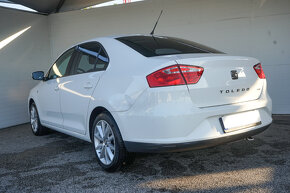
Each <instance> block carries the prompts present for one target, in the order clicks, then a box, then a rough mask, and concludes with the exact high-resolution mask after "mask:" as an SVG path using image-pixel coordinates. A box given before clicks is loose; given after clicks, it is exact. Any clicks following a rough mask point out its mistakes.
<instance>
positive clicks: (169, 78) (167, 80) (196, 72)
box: [146, 65, 203, 88]
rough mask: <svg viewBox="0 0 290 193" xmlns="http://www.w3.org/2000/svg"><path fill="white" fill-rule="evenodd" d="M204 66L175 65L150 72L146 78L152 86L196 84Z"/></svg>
mask: <svg viewBox="0 0 290 193" xmlns="http://www.w3.org/2000/svg"><path fill="white" fill-rule="evenodd" d="M202 73H203V68H202V67H198V66H188V65H174V66H169V67H166V68H162V69H160V70H157V71H156V72H153V73H152V74H149V75H148V76H147V77H146V78H147V81H148V84H149V86H150V87H151V88H153V87H162V86H175V85H185V84H196V83H197V82H198V81H199V79H200V77H201V76H202Z"/></svg>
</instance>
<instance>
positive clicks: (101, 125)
mask: <svg viewBox="0 0 290 193" xmlns="http://www.w3.org/2000/svg"><path fill="white" fill-rule="evenodd" d="M92 141H93V147H94V150H95V154H96V157H97V161H98V163H99V164H100V166H101V167H102V168H103V169H104V170H105V171H107V172H115V171H117V170H119V169H120V168H121V167H122V166H123V165H126V162H128V163H129V162H132V160H134V159H132V154H129V153H128V152H127V150H126V148H125V145H124V141H123V139H122V136H121V133H120V131H119V128H118V125H117V124H116V122H115V120H114V119H113V117H112V116H111V115H110V114H109V113H106V112H105V113H101V114H99V115H98V116H97V117H96V118H95V121H94V124H93V127H92Z"/></svg>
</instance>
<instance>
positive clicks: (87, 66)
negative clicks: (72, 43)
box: [73, 42, 109, 74]
mask: <svg viewBox="0 0 290 193" xmlns="http://www.w3.org/2000/svg"><path fill="white" fill-rule="evenodd" d="M77 50H78V52H79V56H78V60H77V62H76V64H75V67H74V70H73V74H82V73H88V72H96V71H103V70H105V69H106V68H107V66H108V63H109V58H108V56H107V54H106V52H105V51H104V49H103V47H102V46H101V45H100V44H99V43H97V42H90V43H85V44H82V45H79V46H78V47H77Z"/></svg>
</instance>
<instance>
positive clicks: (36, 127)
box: [29, 103, 48, 136]
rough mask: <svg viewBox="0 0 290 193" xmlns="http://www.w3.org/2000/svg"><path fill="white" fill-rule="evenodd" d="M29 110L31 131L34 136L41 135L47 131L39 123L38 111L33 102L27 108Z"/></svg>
mask: <svg viewBox="0 0 290 193" xmlns="http://www.w3.org/2000/svg"><path fill="white" fill-rule="evenodd" d="M29 112H30V126H31V130H32V133H33V134H34V135H36V136H42V135H45V134H47V133H48V128H46V127H44V126H42V125H41V123H40V120H39V115H38V111H37V108H36V105H35V103H32V104H31V105H30V108H29Z"/></svg>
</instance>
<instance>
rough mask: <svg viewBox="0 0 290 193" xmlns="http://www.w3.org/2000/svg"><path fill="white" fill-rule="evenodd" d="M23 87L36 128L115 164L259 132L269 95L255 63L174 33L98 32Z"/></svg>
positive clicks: (266, 118)
mask: <svg viewBox="0 0 290 193" xmlns="http://www.w3.org/2000/svg"><path fill="white" fill-rule="evenodd" d="M32 77H33V79H36V80H41V81H40V82H39V84H38V85H37V86H35V87H34V88H33V89H32V90H31V92H30V95H29V98H28V104H29V112H30V118H31V127H32V131H33V133H34V134H35V135H43V134H46V133H47V131H48V128H50V129H53V130H56V131H59V132H62V133H66V134H68V135H71V136H74V137H77V138H80V139H83V140H86V141H89V142H92V143H93V146H94V149H95V153H96V157H97V161H98V163H99V164H100V165H101V166H102V168H103V169H105V170H106V171H115V170H117V169H119V168H120V167H121V166H122V165H123V164H125V163H129V162H131V161H132V152H171V151H185V150H193V149H198V148H205V147H210V146H215V145H219V144H222V143H227V142H231V141H235V140H239V139H243V138H247V137H250V136H252V135H255V134H258V133H260V132H262V131H264V130H265V129H266V128H267V127H268V126H269V125H270V124H271V122H272V118H271V111H272V102H271V99H270V97H269V95H268V93H267V83H266V79H265V74H264V72H263V69H262V66H261V64H260V62H259V61H258V60H257V59H255V58H250V57H240V56H229V55H227V54H224V53H222V52H219V51H217V50H215V49H212V48H209V47H206V46H203V45H200V44H197V43H194V42H191V41H187V40H182V39H178V38H172V37H164V36H151V35H131V36H118V37H103V38H96V39H93V40H90V41H87V42H84V43H81V44H78V45H76V46H73V47H72V48H70V49H68V50H67V51H65V52H64V53H63V54H62V55H61V56H60V57H59V58H58V59H57V60H56V62H55V63H54V64H53V65H52V66H51V68H50V69H49V70H48V72H47V73H44V72H42V71H38V72H34V73H33V74H32Z"/></svg>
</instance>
